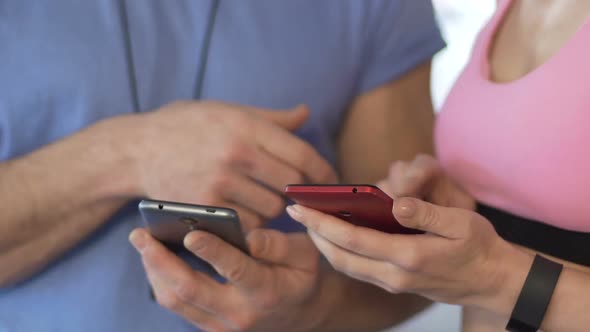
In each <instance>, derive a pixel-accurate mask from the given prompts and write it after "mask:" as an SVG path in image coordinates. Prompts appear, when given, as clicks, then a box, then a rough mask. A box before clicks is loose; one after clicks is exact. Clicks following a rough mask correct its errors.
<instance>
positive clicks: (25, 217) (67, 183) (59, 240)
mask: <svg viewBox="0 0 590 332" xmlns="http://www.w3.org/2000/svg"><path fill="white" fill-rule="evenodd" d="M129 120H131V119H129ZM125 122H126V121H119V122H114V120H107V121H105V122H102V123H99V124H97V125H95V126H93V127H91V128H88V129H86V130H83V131H82V132H79V133H77V134H75V135H73V136H71V137H68V138H66V139H64V140H61V141H59V142H57V143H55V144H51V145H49V146H46V147H44V148H42V149H40V150H37V151H35V152H33V153H31V154H29V155H26V156H24V157H21V158H19V159H14V160H11V161H8V162H5V163H1V164H0V201H1V202H2V206H3V211H2V219H0V271H1V272H0V286H3V285H8V284H11V283H14V282H16V281H19V280H21V279H23V278H26V277H28V276H30V275H31V274H33V273H35V272H36V271H38V270H39V269H41V268H42V267H44V266H45V265H46V264H47V263H49V262H50V261H51V260H53V259H55V258H56V257H58V256H59V255H61V254H62V253H63V252H65V251H66V250H67V249H69V248H70V247H71V246H73V245H75V244H76V243H77V242H78V241H80V240H81V239H83V238H85V237H86V236H87V235H88V234H89V233H91V232H92V231H93V230H95V229H96V228H97V227H98V226H100V225H101V224H102V222H103V221H104V220H106V219H107V218H108V217H109V216H110V215H112V214H113V213H114V212H115V211H116V210H117V209H119V208H120V207H121V206H122V205H124V204H125V202H126V201H127V200H128V199H129V197H131V196H132V194H133V190H134V188H133V183H134V179H132V178H129V175H128V172H126V171H127V170H128V169H130V165H131V164H132V160H131V159H130V158H131V157H130V156H129V154H128V153H127V152H126V151H125V150H124V149H125V148H126V145H125V144H121V142H117V141H116V139H117V136H116V135H114V132H124V130H123V128H120V127H117V126H124V125H126V124H125Z"/></svg>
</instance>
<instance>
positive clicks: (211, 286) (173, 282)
mask: <svg viewBox="0 0 590 332" xmlns="http://www.w3.org/2000/svg"><path fill="white" fill-rule="evenodd" d="M130 240H131V242H132V243H133V245H134V246H135V247H136V248H137V249H138V251H139V252H140V254H141V258H142V262H143V264H144V267H145V269H146V272H147V274H148V276H149V277H150V278H151V279H158V280H160V284H163V285H165V286H166V288H167V290H169V291H170V292H172V293H174V294H175V295H176V296H177V297H178V298H179V299H180V300H182V301H184V302H188V303H191V304H193V305H196V306H199V307H200V308H201V309H204V310H206V311H208V312H211V313H215V312H221V311H223V310H224V309H225V303H224V302H223V297H221V296H219V295H220V294H224V293H225V286H224V285H222V284H219V283H218V282H216V281H214V280H213V279H211V278H209V277H207V276H206V275H204V274H202V273H199V272H196V271H194V270H192V269H191V268H190V266H188V265H187V264H186V263H185V262H183V261H182V260H181V259H180V258H179V257H178V256H176V255H175V254H173V253H172V252H170V251H169V250H168V249H166V248H165V247H164V246H163V245H162V244H161V243H160V242H159V241H157V240H155V239H154V238H153V237H151V236H150V235H149V233H147V232H146V231H145V230H143V229H136V230H134V231H133V232H132V233H131V235H130Z"/></svg>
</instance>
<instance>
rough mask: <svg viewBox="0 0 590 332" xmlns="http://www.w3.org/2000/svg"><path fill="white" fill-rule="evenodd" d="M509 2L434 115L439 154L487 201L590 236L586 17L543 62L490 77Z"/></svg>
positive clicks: (589, 39) (589, 24)
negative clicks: (504, 79) (497, 79)
mask: <svg viewBox="0 0 590 332" xmlns="http://www.w3.org/2000/svg"><path fill="white" fill-rule="evenodd" d="M510 3H511V1H510V0H504V1H499V6H498V11H497V12H496V15H495V16H494V17H493V18H492V19H491V21H490V22H489V24H488V25H487V27H486V28H484V29H483V30H482V32H481V33H480V35H479V38H478V40H477V42H476V44H475V47H474V49H473V53H472V57H471V60H470V62H469V64H468V65H467V67H466V68H465V69H464V71H463V73H462V75H461V76H460V78H459V79H458V81H457V83H456V84H455V86H454V88H453V89H452V91H451V93H450V94H449V97H448V99H447V100H446V103H445V105H444V107H443V110H442V111H441V113H440V114H439V116H438V118H437V122H436V129H435V142H436V151H437V157H438V158H439V160H440V162H441V164H442V165H443V167H444V169H445V171H446V172H447V174H448V175H449V176H450V177H451V178H453V179H454V180H455V181H456V182H457V183H458V184H460V185H461V186H462V187H463V188H464V189H466V190H467V191H468V192H469V193H471V194H472V195H473V196H474V197H475V198H476V199H477V200H478V201H480V202H482V203H484V204H486V205H490V206H493V207H495V208H498V209H501V210H504V211H508V212H510V213H512V214H516V215H519V216H522V217H525V218H529V219H534V220H539V221H542V222H543V223H546V224H549V225H552V226H556V227H559V228H562V229H566V230H572V231H578V232H590V64H589V63H588V62H589V61H590V20H587V21H586V23H585V24H584V25H583V26H582V27H581V28H580V29H579V30H578V31H577V33H576V34H575V35H574V36H573V37H571V38H570V40H568V41H567V43H566V44H565V46H563V47H562V48H561V49H560V50H559V51H558V53H557V54H555V55H554V56H552V57H551V58H550V59H549V60H548V61H547V62H546V63H544V64H543V65H542V66H541V67H539V68H537V69H535V70H534V71H532V72H531V73H529V74H527V75H525V76H524V77H522V78H520V79H517V80H515V81H512V82H509V83H494V82H492V81H491V80H490V78H489V77H490V68H489V62H488V54H489V49H490V44H491V42H492V41H493V37H494V34H495V32H496V30H497V27H498V25H499V23H500V22H501V20H502V18H503V17H504V15H505V13H506V11H507V9H508V8H509V6H510Z"/></svg>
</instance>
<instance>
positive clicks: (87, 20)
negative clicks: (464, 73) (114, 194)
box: [0, 0, 444, 332]
mask: <svg viewBox="0 0 590 332" xmlns="http://www.w3.org/2000/svg"><path fill="white" fill-rule="evenodd" d="M213 3H214V2H213V1H212V0H200V1H188V0H186V1H139V0H138V1H131V0H101V1H77V0H55V1H46V0H28V1H23V0H7V1H2V2H1V3H0V160H9V159H12V158H15V157H18V156H21V155H24V154H26V153H29V152H31V151H33V150H35V149H39V148H41V147H43V146H44V145H46V144H48V143H51V142H53V141H55V140H58V139H59V138H62V137H64V136H67V135H70V134H72V133H74V132H76V131H78V130H80V129H82V128H84V127H86V126H89V125H90V124H92V123H94V122H96V121H98V120H100V119H103V118H108V117H113V116H117V115H120V114H124V113H129V112H134V111H141V112H147V111H150V110H154V109H156V108H158V107H160V106H162V105H164V104H166V103H168V102H171V101H174V100H179V99H192V98H195V89H196V84H197V80H198V78H199V77H202V93H201V96H200V97H201V98H206V99H215V100H222V101H227V102H232V103H238V104H247V105H253V106H262V107H267V108H277V109H286V108H289V107H292V106H294V105H298V104H301V103H305V104H307V105H308V106H309V107H310V109H311V110H312V114H311V118H310V121H308V123H307V124H306V125H305V126H304V127H303V128H302V129H301V130H300V131H298V135H300V136H301V137H302V138H304V139H306V140H307V141H309V142H310V143H311V144H312V145H313V146H314V147H315V148H316V149H318V150H319V151H320V153H321V154H322V155H323V156H324V157H326V158H327V159H328V160H330V161H332V162H334V161H335V149H334V146H335V137H336V135H337V130H338V128H339V125H340V123H341V122H342V119H343V116H344V112H345V111H346V110H347V107H348V106H349V105H350V103H351V101H352V100H353V99H354V98H355V97H356V96H358V95H360V94H362V93H364V92H366V91H368V90H371V89H373V88H376V87H378V86H379V85H381V84H384V83H386V82H388V81H391V80H393V79H395V78H397V77H400V76H401V75H403V74H404V73H406V72H407V71H409V70H411V69H412V68H413V67H415V66H416V65H418V64H420V63H423V62H425V61H427V60H428V59H429V58H430V57H431V56H432V55H433V54H434V53H435V52H437V51H438V50H439V49H441V48H442V47H443V46H444V43H443V41H442V39H441V36H440V34H439V31H438V29H437V27H436V23H435V20H434V16H433V9H432V5H431V3H430V1H427V0H384V1H377V0H375V1H373V0H371V1H356V0H349V1H345V0H324V1H316V0H298V1H274V0H258V1H220V3H219V8H218V11H217V14H216V20H215V22H214V24H213V25H212V28H211V30H210V32H211V34H210V37H211V40H210V43H209V47H208V49H207V50H206V52H203V45H205V44H206V43H205V42H204V41H205V40H206V38H207V36H206V31H207V26H209V23H210V19H211V15H210V13H211V6H212V5H213ZM205 54H206V55H207V56H208V61H207V66H206V68H205V71H204V72H201V70H200V68H199V67H200V64H201V63H202V57H203V56H204V55H205ZM72 158H75V156H72ZM62 171H64V170H56V171H55V172H62ZM279 219H280V220H277V221H275V222H274V224H275V225H277V227H279V228H282V229H288V228H292V226H290V225H292V224H290V222H289V221H288V220H287V219H286V218H285V217H284V216H283V217H281V218H279ZM140 225H141V221H140V219H139V217H138V214H137V212H136V211H135V209H127V210H123V211H121V212H120V213H118V214H117V215H116V216H115V217H113V218H112V219H111V220H110V221H109V222H107V223H105V226H104V227H102V228H101V229H99V230H98V231H97V232H96V233H95V234H93V235H92V236H91V237H89V238H88V239H87V240H85V241H84V242H83V243H82V244H80V245H78V246H76V247H74V248H73V249H72V250H71V251H70V252H68V253H67V254H66V255H64V256H63V257H62V258H60V259H58V260H57V261H55V262H53V263H51V264H50V265H49V267H48V268H46V269H45V270H43V271H42V272H40V273H38V274H37V275H35V276H34V277H32V278H30V279H28V280H26V281H23V282H21V283H19V284H18V285H16V286H13V287H10V288H5V289H1V290H0V332H5V331H10V332H13V331H26V332H32V331H35V332H36V331H72V332H73V331H75V332H78V331H87V332H90V331H97V332H98V331H100V332H104V331H145V332H149V331H194V330H195V328H194V327H191V326H190V325H189V324H188V323H186V322H184V321H183V320H182V319H181V318H179V317H177V316H175V315H174V314H172V313H170V312H168V311H167V310H166V309H164V308H162V307H160V306H159V305H158V304H157V303H155V302H153V301H152V300H150V299H149V296H148V294H147V281H146V277H145V275H144V271H143V268H142V266H141V262H140V259H139V256H138V254H137V253H136V252H135V250H134V249H133V248H132V247H131V245H130V244H129V242H128V241H127V237H128V234H129V232H130V231H131V230H132V229H133V228H135V227H138V226H140ZM0 268H1V267H0Z"/></svg>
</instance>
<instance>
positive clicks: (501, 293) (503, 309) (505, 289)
mask: <svg viewBox="0 0 590 332" xmlns="http://www.w3.org/2000/svg"><path fill="white" fill-rule="evenodd" d="M508 245H509V246H510V248H511V249H510V250H509V251H507V253H506V254H505V255H503V257H502V260H501V261H500V263H499V264H498V266H497V269H498V270H497V273H496V277H495V281H494V282H493V283H492V289H491V290H490V293H489V294H490V295H489V296H487V297H486V298H484V299H483V300H482V303H481V304H480V307H482V308H484V309H486V310H489V311H491V312H493V313H495V314H497V315H500V316H502V317H505V318H506V319H508V318H510V315H511V314H512V310H513V309H514V305H515V304H516V301H517V299H518V296H519V294H520V292H521V290H522V287H523V285H524V283H525V280H526V278H527V275H528V273H529V271H530V268H531V266H532V263H533V260H534V258H535V255H534V254H532V253H528V252H526V251H524V250H522V249H519V248H517V247H515V246H514V245H511V244H508Z"/></svg>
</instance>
